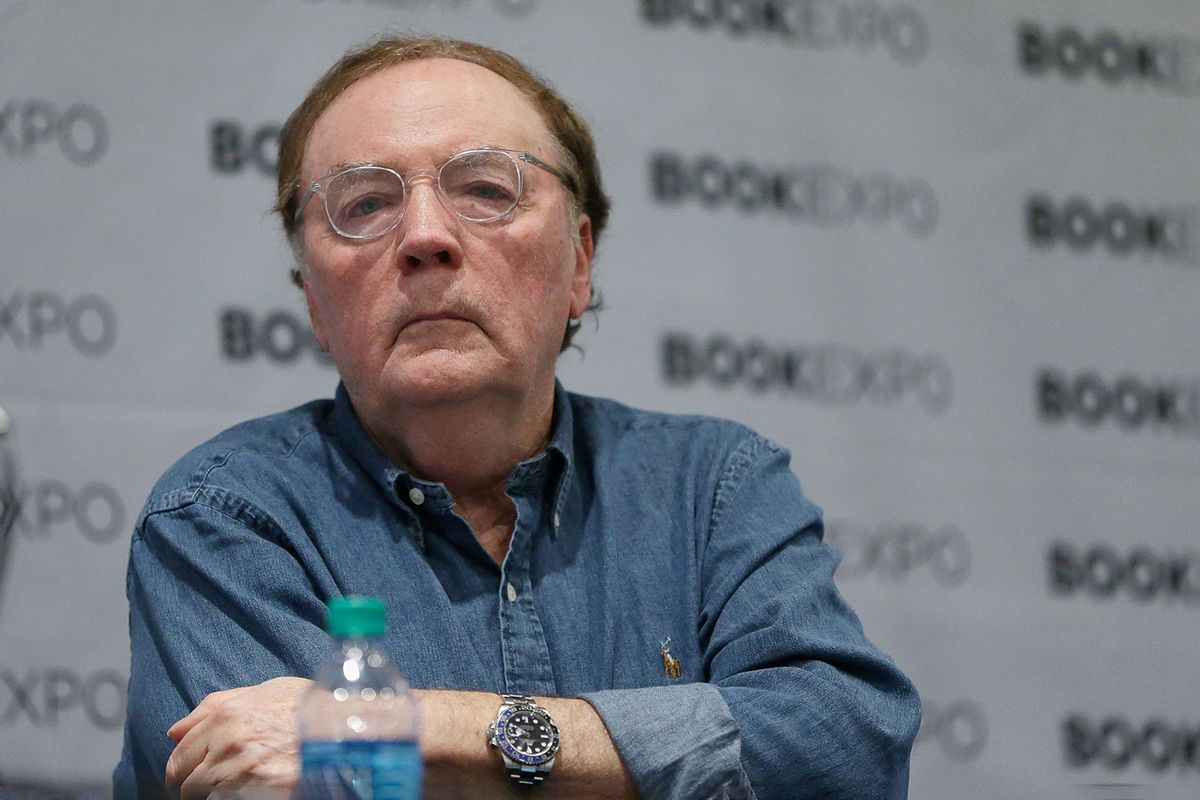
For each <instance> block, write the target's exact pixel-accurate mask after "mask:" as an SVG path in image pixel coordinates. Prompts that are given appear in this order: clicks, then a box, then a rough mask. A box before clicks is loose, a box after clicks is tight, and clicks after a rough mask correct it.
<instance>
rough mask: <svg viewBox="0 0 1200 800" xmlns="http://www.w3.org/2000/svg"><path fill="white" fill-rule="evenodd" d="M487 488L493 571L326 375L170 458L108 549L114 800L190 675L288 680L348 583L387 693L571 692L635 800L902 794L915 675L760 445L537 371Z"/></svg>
mask: <svg viewBox="0 0 1200 800" xmlns="http://www.w3.org/2000/svg"><path fill="white" fill-rule="evenodd" d="M507 494H508V496H509V497H510V498H511V499H512V501H513V503H514V505H515V507H516V512H517V516H516V524H515V528H514V531H513V535H512V541H511V544H510V545H509V551H508V554H507V556H506V557H505V559H504V562H503V564H501V565H497V564H496V562H495V561H494V560H493V559H492V558H491V557H490V556H489V555H488V554H487V552H486V551H485V550H484V549H483V548H482V547H481V546H480V544H479V542H478V541H477V540H476V539H475V536H474V534H473V533H472V531H471V529H470V528H469V527H468V525H467V524H466V522H464V521H463V519H462V518H461V517H460V516H458V515H457V514H456V513H455V511H454V500H453V498H452V497H451V496H450V493H449V492H448V491H447V489H446V487H445V486H444V485H443V484H440V483H433V482H429V481H425V480H420V479H418V478H416V477H414V476H413V475H410V474H408V473H406V472H405V471H404V470H402V469H400V468H398V467H397V466H396V465H395V464H393V463H392V462H390V461H389V460H388V459H387V458H386V457H385V456H384V455H383V453H382V452H380V451H379V450H378V449H377V448H376V447H375V446H374V445H373V444H372V443H371V441H370V440H369V438H368V436H367V434H366V432H365V431H364V430H363V428H362V426H361V424H360V423H359V421H358V419H357V417H356V416H355V412H354V409H353V407H352V406H351V404H350V401H349V398H348V396H347V395H346V392H345V390H344V388H342V387H339V388H338V391H337V393H336V396H335V398H334V400H333V401H328V400H326V401H316V402H312V403H309V404H307V405H304V406H301V407H299V408H296V409H294V410H292V411H288V412H285V413H282V414H277V415H274V416H270V417H265V418H262V419H258V420H253V421H250V422H247V423H243V424H242V425H238V426H236V427H234V428H231V429H230V430H228V431H226V432H224V433H222V434H220V435H219V436H217V437H215V438H214V439H212V440H211V441H209V442H208V443H206V444H204V445H202V446H200V447H199V448H197V449H195V450H194V451H192V452H191V453H189V454H188V455H187V456H185V457H184V458H183V459H181V460H180V461H179V462H178V463H177V464H175V466H173V467H172V468H171V469H170V470H169V471H168V472H167V473H166V475H165V476H164V477H163V478H162V479H161V480H160V481H159V483H158V485H157V486H156V487H155V489H154V490H153V492H152V494H151V496H150V498H149V500H148V501H147V503H146V507H145V509H144V510H143V511H142V513H141V515H140V517H139V519H138V521H137V525H136V529H135V531H134V535H133V541H132V545H131V553H130V561H129V572H128V577H127V593H128V597H129V626H130V637H131V647H132V667H131V672H130V681H129V695H128V697H129V701H128V702H129V706H128V715H127V720H126V728H125V746H124V752H123V754H122V757H121V762H120V764H119V765H118V766H117V768H116V771H115V773H114V792H115V794H116V796H117V797H118V798H123V797H132V796H134V795H135V794H137V793H138V790H139V789H140V790H141V795H142V796H143V797H145V796H155V795H160V794H162V793H163V789H162V780H163V772H164V769H165V765H166V761H167V757H168V756H169V755H170V753H171V750H172V746H173V744H172V742H171V740H170V739H169V738H168V737H167V735H166V730H167V728H168V727H170V725H171V724H172V723H174V722H175V721H176V720H178V719H179V718H181V717H183V716H185V715H186V714H187V713H188V712H189V711H190V710H191V709H192V708H194V707H195V706H196V705H197V704H198V703H199V702H200V701H201V700H202V699H203V698H204V697H205V696H206V695H207V694H208V693H210V692H213V691H217V690H220V689H228V688H230V687H235V686H246V685H250V684H256V683H260V682H262V681H265V680H267V679H270V678H274V677H278V676H282V675H295V676H304V677H307V676H310V675H312V674H313V673H314V672H315V671H316V669H317V667H318V665H319V664H320V663H321V662H322V660H323V659H324V657H325V656H326V654H327V652H328V648H329V647H330V644H331V642H330V640H329V638H328V637H327V636H326V634H325V633H324V632H323V630H322V628H323V624H324V619H325V601H326V600H328V599H329V598H331V597H336V596H339V595H343V594H366V595H375V596H378V597H381V598H382V599H383V600H384V601H385V602H386V603H387V606H388V609H389V628H388V632H387V634H386V637H385V640H384V646H385V647H386V650H387V651H388V653H389V654H390V655H391V657H392V658H394V659H395V661H396V664H397V665H398V666H399V668H400V670H401V671H402V672H403V673H404V675H405V676H406V677H407V678H408V680H409V681H410V682H411V683H412V684H413V685H414V686H416V687H421V688H447V689H463V690H481V691H489V692H511V693H520V694H531V695H551V696H565V697H579V698H584V699H585V700H587V701H588V702H589V703H591V705H592V706H593V707H594V708H595V709H596V711H597V712H598V713H599V715H600V717H601V718H602V719H603V721H604V723H605V725H606V726H607V727H608V731H609V733H610V735H611V736H612V739H613V741H614V742H615V744H616V746H617V748H618V750H619V752H620V754H621V758H622V760H623V761H624V763H625V766H626V768H627V769H628V770H629V772H630V774H631V775H632V777H633V780H634V782H635V784H636V785H637V788H638V790H639V791H640V792H641V794H642V796H643V797H646V798H672V799H674V798H680V799H686V800H696V799H697V798H711V797H731V798H742V797H746V798H753V797H757V798H759V800H768V799H769V798H788V799H789V800H798V799H799V798H825V799H826V800H829V799H831V798H846V799H847V800H850V799H853V800H872V799H874V798H903V797H906V795H907V784H908V760H909V753H910V749H911V746H912V741H913V737H914V736H915V735H916V731H917V727H918V724H919V717H920V711H919V703H918V699H917V695H916V691H915V690H914V688H913V686H912V684H911V683H910V682H909V681H908V679H907V678H905V676H904V675H903V674H902V673H901V672H900V671H899V670H898V669H897V668H896V666H895V664H893V663H892V661H891V660H890V659H889V658H888V657H887V656H886V655H884V654H883V653H881V652H880V651H879V650H878V649H876V648H875V647H874V646H872V645H871V644H870V643H869V642H868V641H867V640H866V638H865V637H864V635H863V632H862V629H861V626H860V625H859V622H858V620H857V618H856V617H855V615H854V612H853V611H852V610H851V609H850V608H849V607H848V606H847V605H846V603H845V602H844V601H843V599H842V598H841V596H840V595H839V594H838V592H837V590H836V589H835V587H834V584H833V572H834V568H835V567H836V565H837V562H838V554H837V552H836V551H835V550H833V549H831V548H829V547H827V546H826V545H824V544H823V543H822V541H821V536H822V527H821V517H820V511H819V510H818V509H817V508H816V506H814V505H813V504H812V503H811V502H809V501H808V500H807V499H806V498H805V497H804V495H803V494H802V493H801V490H800V486H799V484H798V483H797V481H796V478H795V477H794V476H793V475H792V473H791V471H790V469H789V467H788V454H787V452H786V451H785V450H783V449H782V448H780V447H779V446H777V445H775V444H773V443H771V442H769V441H768V440H766V439H764V438H762V437H761V436H759V435H757V434H756V433H754V432H753V431H751V430H748V429H747V428H745V427H742V426H740V425H737V424H735V423H732V422H727V421H723V420H717V419H711V418H706V417H698V416H675V415H667V414H654V413H647V412H643V411H638V410H634V409H631V408H628V407H626V406H622V405H620V404H617V403H614V402H612V401H608V400H602V399H596V398H590V397H583V396H580V395H574V394H571V393H568V392H566V391H565V390H563V388H562V386H561V385H560V386H557V387H556V392H555V410H554V422H553V429H552V434H551V439H550V442H549V445H548V446H547V447H546V449H545V450H544V451H543V452H542V453H541V454H540V455H539V456H537V457H535V458H533V459H530V460H528V461H525V462H523V463H521V464H519V465H518V466H517V468H516V469H515V470H514V471H513V473H512V475H511V476H510V478H509V481H508V487H507ZM668 639H669V642H668ZM664 643H667V644H666V647H665V648H664ZM664 650H665V651H666V654H664ZM667 655H669V658H668V657H667ZM676 661H677V662H678V663H677V665H676V664H675V663H674V662H676ZM669 664H670V665H671V666H672V667H675V666H677V672H678V677H674V676H673V675H672V674H671V673H673V672H676V670H675V669H670V670H669V669H668V665H669ZM499 702H500V699H499V698H497V708H499ZM464 735H478V736H480V737H483V736H484V729H483V726H482V724H481V727H480V730H479V731H477V732H466V733H464ZM562 735H563V736H564V737H566V736H570V735H571V732H570V731H569V730H564V731H563V732H562ZM496 769H497V770H500V769H501V764H500V759H499V757H497V760H496ZM553 786H554V778H553V775H551V777H550V779H549V780H548V781H547V782H546V784H545V785H544V786H543V787H542V788H541V789H539V790H538V791H539V792H546V793H548V794H547V796H554V791H553Z"/></svg>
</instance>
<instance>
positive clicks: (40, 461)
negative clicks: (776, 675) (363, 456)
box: [0, 0, 1200, 800]
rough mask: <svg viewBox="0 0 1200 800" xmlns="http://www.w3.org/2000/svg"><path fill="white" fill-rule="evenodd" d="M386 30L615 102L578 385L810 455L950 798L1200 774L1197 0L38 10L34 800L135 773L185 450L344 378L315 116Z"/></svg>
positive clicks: (1, 348)
mask: <svg viewBox="0 0 1200 800" xmlns="http://www.w3.org/2000/svg"><path fill="white" fill-rule="evenodd" d="M385 29H391V30H399V31H414V32H434V33H444V34H447V35H451V36H456V37H462V38H467V39H473V40H478V41H482V42H485V43H488V44H492V45H496V46H499V47H501V48H503V49H506V50H508V51H510V52H512V53H514V54H515V55H517V56H518V57H519V58H521V59H523V60H524V61H526V62H527V63H528V64H530V65H531V66H532V67H533V68H534V69H535V70H537V71H539V72H540V73H542V74H544V75H545V76H546V77H548V78H549V79H550V81H551V82H552V83H553V84H554V85H555V86H556V87H557V88H558V89H559V90H560V91H561V92H562V93H563V94H564V95H565V96H566V97H567V98H568V99H569V100H570V101H572V102H573V103H574V104H575V105H576V106H577V107H578V108H579V109H580V110H581V111H582V113H583V114H584V116H585V117H586V118H587V119H588V120H589V121H590V123H591V124H592V126H593V130H594V133H595V135H596V138H597V142H598V146H599V150H600V157H601V163H602V166H603V169H604V173H605V179H606V182H607V187H608V189H609V192H610V194H611V195H612V197H613V200H614V211H613V216H612V221H611V226H610V230H609V233H608V236H607V237H606V240H605V241H603V242H602V243H601V248H600V253H599V261H598V263H597V279H598V283H599V286H600V288H601V290H602V291H603V294H604V297H605V301H606V304H607V308H606V309H605V310H604V311H602V312H601V313H600V315H599V316H598V318H597V319H596V320H595V324H593V323H592V322H591V321H589V322H587V323H586V324H585V326H584V330H583V332H582V333H581V335H580V337H579V338H578V340H577V341H578V342H579V343H580V344H581V345H582V348H583V353H582V354H580V353H579V352H575V351H573V352H571V353H568V354H566V355H565V356H564V357H563V359H562V364H561V370H560V375H561V377H562V379H563V380H564V382H565V383H566V384H567V386H568V387H570V388H572V389H574V390H576V391H582V392H588V393H595V394H603V395H608V396H613V397H616V398H618V399H621V400H624V401H626V402H630V403H633V404H636V405H642V406H646V407H651V408H657V409H664V410H676V411H697V412H703V413H711V414H717V415H721V416H727V417H732V418H735V419H738V420H740V421H743V422H746V423H748V424H750V425H752V426H755V427H757V428H758V429H759V430H761V431H762V432H764V433H766V434H767V435H769V436H771V437H773V438H775V439H777V440H779V441H780V442H782V443H783V444H785V445H787V446H788V447H789V448H791V450H792V452H793V454H794V465H795V468H796V471H797V473H798V474H799V475H800V478H801V480H802V482H803V483H804V485H805V487H806V489H807V491H808V493H809V494H810V495H811V496H812V497H813V498H814V499H815V500H816V501H817V502H818V503H819V504H821V505H822V506H823V508H824V509H825V510H826V514H827V517H828V520H829V523H830V524H829V538H830V540H831V541H832V542H833V543H834V544H836V545H838V546H839V547H840V548H841V549H842V550H843V551H844V552H845V554H846V561H845V563H844V565H843V568H842V569H841V571H840V572H839V582H840V584H841V586H842V589H843V590H844V591H845V593H846V594H847V595H848V596H849V598H850V599H851V601H852V602H853V604H854V605H855V607H856V608H857V609H858V611H859V612H860V614H861V616H862V618H863V622H864V625H865V626H866V628H867V631H868V634H869V635H870V636H871V637H872V638H873V639H874V640H875V641H876V642H877V643H879V644H880V645H881V646H882V647H883V648H884V649H886V650H887V651H888V652H889V653H891V654H893V655H894V657H895V658H896V659H897V661H898V662H899V663H900V664H901V666H902V667H903V668H905V669H906V670H907V671H908V672H909V674H910V675H912V676H913V677H914V679H915V680H916V682H917V684H918V686H919V687H920V689H921V693H922V696H923V698H924V701H925V707H926V723H925V727H924V728H923V730H922V734H921V737H920V739H919V740H918V743H917V746H916V749H915V751H914V756H913V772H912V787H911V796H912V797H914V798H922V799H924V798H929V799H930V800H943V799H944V800H958V799H959V798H972V800H1011V799H1012V798H1072V799H1073V798H1088V799H1089V800H1116V798H1133V799H1135V800H1150V799H1151V798H1153V800H1174V799H1176V798H1178V799H1179V800H1182V799H1183V798H1195V797H1197V795H1198V794H1200V689H1197V684H1196V680H1195V676H1196V667H1197V664H1200V634H1198V633H1197V626H1196V622H1197V620H1198V619H1200V545H1198V544H1197V534H1198V533H1200V491H1198V490H1200V357H1198V356H1197V348H1196V343H1197V339H1198V337H1200V317H1198V315H1197V313H1196V309H1197V307H1198V301H1200V242H1198V241H1197V237H1200V225H1198V224H1197V222H1198V221H1200V220H1198V217H1197V214H1196V208H1197V207H1198V206H1200V180H1198V179H1200V159H1198V158H1197V151H1196V142H1197V131H1198V125H1197V123H1198V122H1200V115H1198V111H1200V6H1197V5H1196V4H1195V3H1194V2H1193V1H1192V0H1178V1H1177V2H1171V1H1170V0H1140V1H1139V2H1136V3H1129V2H1115V0H1114V1H1113V2H1100V1H1096V2H1071V1H1070V0H1052V1H1049V0H1020V1H1015V0H1014V1H1013V2H1000V3H997V2H985V1H984V0H969V1H968V0H907V1H906V2H893V1H892V0H612V1H611V2H584V1H583V0H261V1H260V2H234V0H210V1H209V2H204V3H186V2H182V1H178V0H177V1H176V2H163V1H162V0H123V1H122V2H100V1H98V0H92V1H91V2H82V1H79V2H74V1H70V0H58V1H57V2H56V1H54V0H44V1H43V2H39V1H38V0H26V1H25V2H19V1H18V2H14V1H13V0H9V2H0V104H2V105H0V175H2V176H3V192H2V193H0V243H2V251H0V252H2V255H0V264H2V266H0V407H3V409H4V410H5V411H7V415H8V416H9V418H10V420H11V430H10V431H9V432H8V433H7V435H5V436H3V437H0V497H2V498H3V500H2V502H0V531H4V530H5V529H6V527H7V528H8V529H9V530H8V532H7V536H6V538H4V539H2V540H0V541H2V542H3V544H0V556H2V557H3V558H4V560H3V567H2V568H0V797H2V796H5V795H6V793H8V794H12V793H14V787H17V786H23V787H26V788H24V789H20V790H16V791H15V793H16V794H21V793H22V792H24V793H25V794H29V795H31V796H36V795H37V791H38V790H35V789H32V788H29V787H31V786H33V785H41V786H43V787H45V786H58V787H64V786H65V787H71V789H70V791H71V792H73V793H85V792H86V791H87V788H86V787H89V786H91V787H100V793H101V794H102V793H103V792H104V791H106V788H105V787H106V784H107V780H108V774H109V772H110V770H111V768H112V765H113V763H114V762H115V760H116V758H117V755H118V752H119V749H120V729H121V724H122V714H123V706H124V691H125V680H126V678H127V676H128V668H129V664H128V658H129V657H128V642H127V634H126V610H127V606H126V601H125V598H124V584H123V576H124V569H125V559H126V555H127V548H128V541H129V533H130V529H131V526H132V523H133V520H134V518H135V517H136V514H137V510H138V509H139V508H140V505H141V503H142V501H143V500H144V498H145V496H146V493H147V491H148V490H149V488H150V486H151V485H152V483H153V481H154V480H155V479H156V478H157V476H158V475H159V474H160V473H161V471H162V470H163V469H165V467H166V466H167V465H168V464H170V463H171V462H172V461H173V460H174V459H175V458H177V457H178V456H179V455H181V454H182V453H183V452H184V451H185V450H186V449H188V448H189V447H191V446H192V445H194V444H196V443H198V442H200V441H202V440H203V439H205V438H207V437H208V436H210V435H212V434H213V433H216V432H217V431H218V430H220V429H222V428H223V427H225V426H227V425H229V424H232V423H234V422H236V421H239V420H242V419H245V418H247V417H249V416H255V415H259V414H263V413H267V412H271V411H275V410H279V409H282V408H286V407H290V406H293V405H296V404H298V403H300V402H302V401H304V400H307V399H310V398H312V397H315V396H326V395H328V394H329V393H330V392H331V390H332V388H333V386H334V383H335V375H334V372H333V369H332V368H331V367H330V366H329V365H328V364H327V363H325V362H324V361H323V360H322V358H321V357H320V354H318V353H316V351H315V347H313V345H312V344H311V339H310V338H308V337H309V334H308V329H307V323H306V320H305V316H304V308H303V304H302V301H301V298H300V295H299V293H298V292H297V290H295V289H294V287H292V286H291V285H290V283H289V282H288V280H287V272H288V269H289V267H290V264H289V256H288V252H287V248H286V246H285V245H284V243H283V240H282V236H281V234H280V233H279V232H278V230H277V227H278V226H277V224H276V222H275V220H274V219H273V218H271V217H270V216H269V215H268V214H267V213H266V212H267V209H269V207H270V205H271V202H272V192H273V178H272V176H271V175H272V170H273V166H274V158H275V146H276V142H275V132H276V129H277V126H278V125H279V123H280V122H282V120H283V119H284V118H285V117H286V115H287V113H288V112H289V111H290V110H291V109H292V108H293V107H294V106H295V105H296V104H297V103H298V102H299V100H300V99H301V97H302V96H303V94H304V92H305V91H306V90H307V88H308V86H310V85H311V83H312V82H313V81H314V80H315V79H316V78H317V77H318V76H319V74H320V73H322V72H323V71H324V70H325V69H326V68H327V67H328V66H329V65H330V64H331V63H332V62H333V61H334V60H336V58H337V57H338V56H339V55H341V53H342V52H343V51H344V50H346V49H347V48H348V47H350V46H352V45H355V44H358V43H360V42H362V41H363V40H365V39H366V38H368V37H369V36H371V35H374V34H377V33H379V32H381V31H383V30H385ZM0 427H3V426H2V425H0ZM6 517H7V518H8V519H7V522H8V524H7V526H6V525H5V522H6ZM6 786H7V787H8V788H7V789H5V788H4V787H6Z"/></svg>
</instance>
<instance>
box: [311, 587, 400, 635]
mask: <svg viewBox="0 0 1200 800" xmlns="http://www.w3.org/2000/svg"><path fill="white" fill-rule="evenodd" d="M328 605H329V620H328V622H326V623H325V630H327V631H328V632H329V635H330V636H332V637H334V638H335V639H369V638H373V637H375V636H382V635H383V632H384V630H386V629H387V606H385V605H384V604H383V601H382V600H380V599H379V598H378V597H363V596H361V595H348V596H346V597H335V598H333V599H332V600H330V601H329V603H328Z"/></svg>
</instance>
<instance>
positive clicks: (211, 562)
mask: <svg viewBox="0 0 1200 800" xmlns="http://www.w3.org/2000/svg"><path fill="white" fill-rule="evenodd" d="M188 498H189V499H188V500H187V501H185V502H177V503H171V502H164V503H160V504H159V506H160V507H159V508H158V509H157V510H152V511H149V512H148V513H145V514H144V515H143V517H142V519H141V520H140V522H139V524H138V526H137V529H136V530H135V531H134V536H133V541H132V544H131V550H130V558H129V570H128V573H127V577H126V593H127V595H128V598H129V635H130V647H131V665H130V677H129V693H128V708H127V714H126V721H125V744H124V751H123V753H122V756H121V761H120V763H119V764H118V766H117V768H116V770H115V772H114V775H113V789H114V796H115V797H117V798H122V799H124V798H132V797H141V798H147V797H165V796H168V794H167V791H166V790H165V789H164V771H165V769H166V762H167V758H168V756H170V754H171V751H172V750H173V749H174V746H175V745H174V742H172V741H171V739H170V738H169V737H168V736H167V734H166V731H167V729H168V728H169V727H170V726H171V725H172V724H174V723H175V721H176V720H179V719H181V718H182V717H184V716H186V715H187V714H188V713H190V711H191V710H192V709H193V708H195V707H196V705H197V704H198V703H199V702H200V701H201V700H203V699H204V697H205V696H207V695H208V694H209V693H210V692H213V691H217V690H220V689H227V688H229V687H233V686H248V685H252V684H257V683H261V682H262V681H264V680H268V679H270V678H274V677H279V676H283V675H309V674H311V673H312V668H313V665H314V664H315V663H318V662H319V659H320V658H321V657H323V656H324V654H325V649H326V638H325V635H324V633H323V631H322V621H323V619H324V608H323V606H321V604H320V602H319V600H318V599H317V598H318V593H317V592H316V591H315V589H314V587H313V584H312V581H311V579H310V578H309V576H307V575H305V573H304V571H303V568H302V567H301V565H300V563H299V561H298V560H297V559H296V557H295V555H294V554H293V553H292V552H291V551H290V549H289V547H288V545H287V543H286V540H285V539H284V537H283V536H282V535H281V534H280V533H279V532H278V529H277V527H276V526H275V524H274V523H273V522H272V521H270V520H269V518H267V517H266V516H265V515H263V514H262V513H261V512H259V511H257V510H256V509H254V508H253V507H252V506H250V505H249V504H247V503H245V502H243V501H240V500H238V499H236V498H233V497H229V496H216V495H214V496H211V497H207V498H205V497H200V498H192V495H191V493H189V494H188Z"/></svg>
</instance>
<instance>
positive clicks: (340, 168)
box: [318, 144, 525, 180]
mask: <svg viewBox="0 0 1200 800" xmlns="http://www.w3.org/2000/svg"><path fill="white" fill-rule="evenodd" d="M468 150H513V151H514V152H518V153H524V152H525V151H524V150H521V149H514V148H509V147H501V146H500V145H498V144H481V145H475V146H472V147H464V148H463V149H462V150H456V151H454V152H453V153H451V154H450V155H448V156H446V159H445V160H444V161H443V162H442V163H445V161H446V160H449V159H451V158H453V157H454V156H456V155H458V154H459V153H465V152H467V151H468ZM358 167H386V168H387V169H393V170H396V171H397V172H399V171H400V170H398V169H396V168H395V167H394V166H391V165H389V164H380V163H379V162H377V161H339V162H338V163H336V164H334V165H333V166H332V167H330V168H329V169H328V171H326V172H325V174H324V175H323V176H321V178H319V179H318V180H324V179H325V178H328V177H331V176H333V175H336V174H337V173H339V172H344V171H345V170H348V169H355V168H358Z"/></svg>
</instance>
